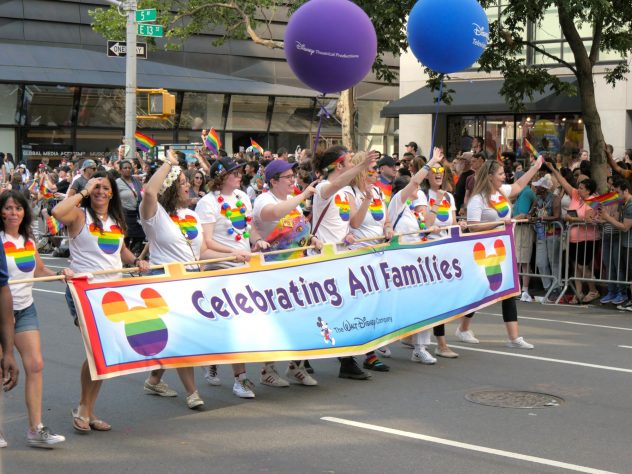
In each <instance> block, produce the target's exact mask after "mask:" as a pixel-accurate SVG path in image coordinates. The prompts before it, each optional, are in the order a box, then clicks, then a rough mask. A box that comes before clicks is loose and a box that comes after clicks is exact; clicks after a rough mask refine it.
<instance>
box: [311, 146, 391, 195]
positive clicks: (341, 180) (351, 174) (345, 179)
mask: <svg viewBox="0 0 632 474" xmlns="http://www.w3.org/2000/svg"><path fill="white" fill-rule="evenodd" d="M377 156H378V155H377V152H376V151H371V152H369V153H367V155H366V158H365V160H364V161H362V162H360V163H358V164H357V165H355V166H354V167H352V168H349V169H346V170H344V171H343V172H342V173H340V174H339V175H338V176H336V177H335V178H333V179H331V180H330V181H329V182H328V183H327V184H326V185H325V186H323V187H322V189H321V190H320V196H321V197H322V198H323V199H324V200H325V201H326V200H328V199H329V198H331V197H332V196H333V195H334V194H336V193H337V192H338V191H340V190H341V189H342V188H344V187H345V186H346V185H348V184H349V183H350V182H351V180H353V178H355V177H356V176H357V175H359V174H360V173H361V172H362V171H364V170H366V169H368V168H369V167H370V166H371V164H372V163H373V162H374V161H375V160H376V159H377Z"/></svg>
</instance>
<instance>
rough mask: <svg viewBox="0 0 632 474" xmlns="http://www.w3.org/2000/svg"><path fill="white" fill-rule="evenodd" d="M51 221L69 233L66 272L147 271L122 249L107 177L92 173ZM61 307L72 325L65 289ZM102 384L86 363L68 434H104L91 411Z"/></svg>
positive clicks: (116, 201)
mask: <svg viewBox="0 0 632 474" xmlns="http://www.w3.org/2000/svg"><path fill="white" fill-rule="evenodd" d="M53 216H54V217H55V218H56V219H57V220H59V221H60V222H61V223H62V224H64V225H65V226H66V228H67V229H68V235H69V237H70V244H69V245H70V269H71V270H72V271H73V272H74V273H75V274H79V273H91V272H94V271H97V270H114V269H118V268H121V267H122V266H123V264H124V263H125V264H127V265H134V266H138V267H139V268H140V270H141V271H146V270H147V269H148V268H149V265H147V262H144V261H139V259H137V258H136V257H135V256H134V254H133V253H132V252H130V250H129V249H128V248H127V247H126V246H125V243H124V242H123V238H124V236H125V230H126V226H125V217H124V215H123V208H122V207H121V199H120V197H119V192H118V187H117V186H116V182H115V181H114V180H113V179H112V177H111V176H110V175H108V174H106V173H103V172H100V173H95V174H94V175H93V176H92V178H91V179H90V180H89V181H88V182H87V183H86V187H85V188H84V189H82V190H81V192H78V193H76V194H73V195H70V196H68V197H66V198H65V199H64V200H63V201H61V202H60V203H59V204H57V206H55V208H54V209H53ZM120 275H121V274H120V273H110V274H106V275H95V276H94V278H95V279H99V280H111V279H114V278H118V277H120ZM66 302H67V303H68V309H69V310H70V314H71V316H72V317H73V318H74V320H75V325H77V326H79V323H78V321H77V311H76V309H75V304H74V302H73V300H72V297H71V295H70V290H69V289H66ZM102 383H103V381H102V380H92V378H91V377H90V368H89V367H88V361H87V360H86V361H84V363H83V365H82V367H81V399H80V401H79V406H78V407H77V408H76V409H75V410H73V411H72V416H73V423H72V425H73V428H74V429H75V430H76V431H78V432H80V433H87V432H89V431H91V430H94V431H109V430H111V429H112V427H111V426H110V424H109V423H106V422H105V421H103V420H101V419H99V418H97V417H96V415H95V414H94V405H95V403H96V400H97V396H98V395H99V390H100V389H101V384H102Z"/></svg>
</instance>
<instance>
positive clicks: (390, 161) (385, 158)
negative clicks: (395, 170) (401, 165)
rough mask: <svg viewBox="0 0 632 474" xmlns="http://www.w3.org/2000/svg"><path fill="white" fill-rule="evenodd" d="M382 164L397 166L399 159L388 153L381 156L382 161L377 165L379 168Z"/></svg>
mask: <svg viewBox="0 0 632 474" xmlns="http://www.w3.org/2000/svg"><path fill="white" fill-rule="evenodd" d="M380 166H397V161H395V160H394V159H393V158H391V157H390V156H388V155H384V156H383V157H382V158H380V161H378V162H377V167H378V168H379V167H380Z"/></svg>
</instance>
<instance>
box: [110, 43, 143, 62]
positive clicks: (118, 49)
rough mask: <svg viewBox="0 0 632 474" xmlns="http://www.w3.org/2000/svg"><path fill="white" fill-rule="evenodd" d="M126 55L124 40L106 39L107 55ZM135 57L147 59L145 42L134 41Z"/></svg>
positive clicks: (113, 56) (118, 56) (117, 56)
mask: <svg viewBox="0 0 632 474" xmlns="http://www.w3.org/2000/svg"><path fill="white" fill-rule="evenodd" d="M126 55H127V43H126V42H125V41H108V57H110V58H121V57H125V56H126ZM136 57H137V58H140V59H147V43H136Z"/></svg>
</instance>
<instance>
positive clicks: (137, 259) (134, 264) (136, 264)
mask: <svg viewBox="0 0 632 474" xmlns="http://www.w3.org/2000/svg"><path fill="white" fill-rule="evenodd" d="M139 262H140V258H138V257H136V258H135V259H134V261H133V262H132V265H133V266H135V267H137V266H138V263H139Z"/></svg>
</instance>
